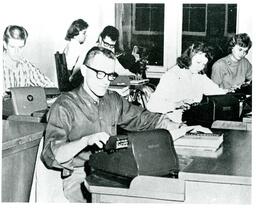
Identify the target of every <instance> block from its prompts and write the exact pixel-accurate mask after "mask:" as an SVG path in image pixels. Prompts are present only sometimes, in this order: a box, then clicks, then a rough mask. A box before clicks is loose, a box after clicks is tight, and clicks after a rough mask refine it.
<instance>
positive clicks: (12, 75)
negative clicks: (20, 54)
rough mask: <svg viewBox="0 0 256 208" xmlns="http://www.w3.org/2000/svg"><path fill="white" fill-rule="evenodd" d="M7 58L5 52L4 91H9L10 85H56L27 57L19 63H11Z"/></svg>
mask: <svg viewBox="0 0 256 208" xmlns="http://www.w3.org/2000/svg"><path fill="white" fill-rule="evenodd" d="M7 59H8V58H7V56H6V55H5V54H3V84H4V91H9V88H10V87H27V86H40V87H54V86H55V84H54V83H53V82H52V81H51V80H50V79H49V78H47V77H46V76H45V75H44V74H42V73H41V72H40V70H39V69H38V68H36V67H35V66H34V65H33V64H31V63H30V62H29V61H28V60H26V59H25V58H23V59H22V60H21V61H20V62H17V63H14V62H12V63H10V61H8V60H7Z"/></svg>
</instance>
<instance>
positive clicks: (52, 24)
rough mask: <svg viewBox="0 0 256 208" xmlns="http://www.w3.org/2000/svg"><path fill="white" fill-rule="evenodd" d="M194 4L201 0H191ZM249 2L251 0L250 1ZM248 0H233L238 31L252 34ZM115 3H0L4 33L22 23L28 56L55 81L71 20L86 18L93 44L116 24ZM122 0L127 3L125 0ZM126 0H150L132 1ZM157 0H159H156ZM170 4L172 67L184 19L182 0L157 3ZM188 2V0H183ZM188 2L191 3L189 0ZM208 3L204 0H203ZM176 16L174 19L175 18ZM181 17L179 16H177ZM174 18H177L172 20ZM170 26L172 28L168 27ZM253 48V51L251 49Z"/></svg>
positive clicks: (169, 54) (39, 0)
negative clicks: (57, 56) (57, 58)
mask: <svg viewBox="0 0 256 208" xmlns="http://www.w3.org/2000/svg"><path fill="white" fill-rule="evenodd" d="M190 1H191V2H194V3H198V2H200V0H197V1H192V0H190ZM190 1H189V2H190ZM248 1H249V0H248ZM248 1H247V0H244V1H241V0H234V1H232V3H238V5H239V9H238V13H239V15H238V20H237V22H238V26H237V27H238V29H237V32H247V33H248V34H252V17H251V14H252V5H251V4H249V3H248ZM114 2H120V1H118V0H111V1H110V0H108V1H98V0H93V1H86V0H73V1H68V0H63V1H58V0H55V1H54V0H52V1H51V0H37V1H35V0H34V1H33V0H23V1H20V0H12V1H6V2H5V3H1V4H2V5H1V9H2V11H1V12H0V21H1V24H0V26H1V34H3V30H4V29H5V27H6V26H7V25H9V24H19V25H23V26H24V27H25V28H26V29H27V30H28V32H29V38H28V42H27V47H26V55H27V58H28V59H29V60H31V62H33V63H34V64H35V65H36V66H38V67H39V68H40V69H41V71H42V72H44V73H45V74H46V75H47V76H48V77H50V78H51V79H52V80H53V81H55V82H56V69H55V62H54V53H55V52H56V51H57V50H60V51H62V50H63V49H64V47H65V40H64V37H65V33H66V30H67V29H68V27H69V25H70V24H71V22H72V21H73V20H75V19H78V18H83V19H84V20H85V21H87V22H88V23H89V25H90V26H89V28H88V33H87V34H88V37H87V41H86V43H87V44H88V47H89V45H90V46H91V45H92V44H93V43H94V42H95V41H96V39H97V37H98V35H99V33H100V31H101V30H102V29H103V27H104V26H106V25H108V24H110V25H114V24H115V20H114V18H115V12H114ZM122 2H125V1H124V0H123V1H122ZM126 2H129V3H130V2H133V3H135V2H140V3H142V2H144V3H145V2H150V3H153V1H150V0H148V1H141V0H137V1H135V0H130V1H126ZM155 2H156V1H155ZM161 2H164V3H165V4H168V7H166V8H168V9H167V10H166V12H165V13H166V19H167V20H168V21H167V22H166V24H167V23H168V28H166V29H165V36H166V37H168V38H166V39H167V40H165V42H166V41H167V42H168V44H166V45H167V47H165V49H164V54H165V56H164V57H165V60H164V62H165V66H172V65H173V64H174V63H175V62H176V58H177V56H179V55H180V52H181V19H182V13H181V9H182V6H181V5H182V3H183V1H179V0H175V1H167V0H165V1H164V0H159V1H157V3H161ZM184 2H185V1H184ZM212 2H214V3H220V2H222V3H223V2H225V1H217V0H214V1H211V0H208V1H207V3H212ZM185 3H188V1H186V2H185ZM204 3H205V1H204ZM174 17H175V18H174ZM177 17H180V19H176V18H177ZM173 20H174V21H173ZM169 28H171V29H169ZM251 51H252V50H251ZM251 51H250V52H249V54H248V59H249V60H250V61H252V55H251V54H252V52H251Z"/></svg>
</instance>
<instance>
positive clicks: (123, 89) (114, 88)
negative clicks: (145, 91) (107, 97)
mask: <svg viewBox="0 0 256 208" xmlns="http://www.w3.org/2000/svg"><path fill="white" fill-rule="evenodd" d="M108 89H109V90H111V91H115V92H117V93H118V94H120V95H121V96H127V95H129V94H130V88H129V86H121V85H120V86H118V85H110V86H109V87H108Z"/></svg>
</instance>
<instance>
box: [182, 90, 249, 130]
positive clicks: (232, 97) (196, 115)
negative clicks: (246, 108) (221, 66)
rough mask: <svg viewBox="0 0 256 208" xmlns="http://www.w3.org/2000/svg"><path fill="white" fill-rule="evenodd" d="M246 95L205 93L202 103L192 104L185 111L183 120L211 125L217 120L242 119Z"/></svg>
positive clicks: (193, 123)
mask: <svg viewBox="0 0 256 208" xmlns="http://www.w3.org/2000/svg"><path fill="white" fill-rule="evenodd" d="M245 99H246V95H245V94H243V93H229V94H226V95H207V96H206V95H203V99H202V101H201V102H200V103H197V104H193V105H191V107H190V109H188V110H186V111H184V113H183V115H182V121H186V123H187V124H188V125H202V126H205V127H208V128H209V127H211V125H212V123H213V121H215V120H226V121H241V120H242V111H243V102H244V101H245Z"/></svg>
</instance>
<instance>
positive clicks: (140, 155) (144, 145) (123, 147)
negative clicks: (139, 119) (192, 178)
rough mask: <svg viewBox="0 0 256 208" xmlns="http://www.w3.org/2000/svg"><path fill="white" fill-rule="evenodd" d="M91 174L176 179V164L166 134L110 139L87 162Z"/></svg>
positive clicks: (156, 132)
mask: <svg viewBox="0 0 256 208" xmlns="http://www.w3.org/2000/svg"><path fill="white" fill-rule="evenodd" d="M89 166H90V167H91V169H92V174H94V173H97V175H98V176H99V175H100V176H102V177H105V176H106V175H108V176H110V175H111V176H113V177H112V178H114V180H116V179H117V178H118V177H123V178H128V179H133V178H134V177H136V176H138V175H149V176H165V177H172V178H177V177H178V171H179V162H178V157H177V154H176V152H175V149H174V145H173V141H172V137H171V135H170V134H169V132H168V131H167V130H164V129H155V130H148V131H141V132H130V133H127V134H126V135H117V136H111V137H110V138H109V140H108V142H107V143H106V145H105V147H104V150H103V151H98V152H95V153H93V154H92V155H91V156H90V158H89Z"/></svg>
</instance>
